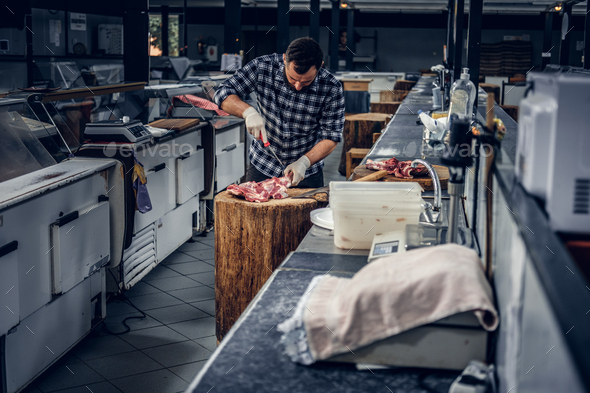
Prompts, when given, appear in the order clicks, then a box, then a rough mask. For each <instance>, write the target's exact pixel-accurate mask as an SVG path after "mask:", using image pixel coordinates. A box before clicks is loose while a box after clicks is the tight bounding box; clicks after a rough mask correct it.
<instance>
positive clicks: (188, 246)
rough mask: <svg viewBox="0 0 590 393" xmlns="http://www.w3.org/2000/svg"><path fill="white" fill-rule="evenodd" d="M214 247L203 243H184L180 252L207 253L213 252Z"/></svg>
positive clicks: (179, 248)
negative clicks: (202, 251)
mask: <svg viewBox="0 0 590 393" xmlns="http://www.w3.org/2000/svg"><path fill="white" fill-rule="evenodd" d="M212 249H213V246H212V245H211V244H207V243H201V242H198V241H197V242H194V243H189V242H186V243H184V244H183V245H182V246H180V247H178V251H181V252H187V251H201V250H204V251H207V250H212Z"/></svg>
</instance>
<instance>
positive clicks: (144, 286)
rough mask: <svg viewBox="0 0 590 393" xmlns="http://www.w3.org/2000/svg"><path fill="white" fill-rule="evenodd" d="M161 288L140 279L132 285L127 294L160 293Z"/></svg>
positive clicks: (131, 295)
mask: <svg viewBox="0 0 590 393" xmlns="http://www.w3.org/2000/svg"><path fill="white" fill-rule="evenodd" d="M158 292H160V290H159V289H158V288H155V287H153V286H151V285H150V284H148V283H147V282H146V281H140V282H138V283H137V284H135V285H134V286H132V287H131V289H130V290H128V291H126V292H125V296H127V297H135V296H142V295H149V294H151V293H158Z"/></svg>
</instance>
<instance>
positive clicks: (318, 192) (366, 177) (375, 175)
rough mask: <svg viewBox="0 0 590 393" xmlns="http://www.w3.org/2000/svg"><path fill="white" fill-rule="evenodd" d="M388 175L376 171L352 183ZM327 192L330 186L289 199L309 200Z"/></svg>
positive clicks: (374, 179)
mask: <svg viewBox="0 0 590 393" xmlns="http://www.w3.org/2000/svg"><path fill="white" fill-rule="evenodd" d="M387 175H388V172H387V171H377V172H375V173H371V174H370V175H367V176H365V177H361V178H360V179H356V180H353V181H376V180H379V179H381V178H382V177H385V176H387ZM328 191H330V186H326V187H320V188H316V189H315V190H312V191H308V192H304V193H303V194H301V195H297V196H294V197H291V198H293V199H297V198H310V197H312V196H314V195H316V194H321V193H326V194H327V193H328Z"/></svg>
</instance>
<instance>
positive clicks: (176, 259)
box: [162, 245, 208, 265]
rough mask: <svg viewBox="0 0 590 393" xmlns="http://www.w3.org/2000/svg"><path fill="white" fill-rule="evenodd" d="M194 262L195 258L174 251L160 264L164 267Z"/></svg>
mask: <svg viewBox="0 0 590 393" xmlns="http://www.w3.org/2000/svg"><path fill="white" fill-rule="evenodd" d="M181 247H182V246H181ZM203 247H208V246H207V245H203ZM194 260H195V257H192V256H190V255H188V254H185V253H183V252H180V251H175V252H173V253H172V254H170V255H168V256H167V257H166V259H164V260H163V261H162V263H163V264H164V265H171V264H175V263H184V262H190V261H194Z"/></svg>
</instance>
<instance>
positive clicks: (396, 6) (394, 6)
mask: <svg viewBox="0 0 590 393" xmlns="http://www.w3.org/2000/svg"><path fill="white" fill-rule="evenodd" d="M345 1H346V2H348V3H349V4H351V5H352V6H353V7H354V8H356V9H359V10H360V11H361V12H398V13H399V12H402V13H406V12H407V13H439V12H442V11H444V10H446V9H447V4H448V2H447V0H412V1H409V0H350V1H348V0H345ZM149 3H150V6H159V5H169V6H173V7H182V5H183V0H149ZM557 3H558V2H557V1H555V0H550V1H545V0H539V1H536V0H490V1H484V13H485V14H522V15H524V14H539V13H540V12H544V11H546V10H547V8H548V7H551V6H553V5H555V4H557ZM188 6H189V7H191V8H192V7H223V6H224V0H188ZM242 6H243V7H248V8H249V7H262V8H275V7H276V6H277V0H242ZM307 7H309V0H290V1H289V8H291V9H292V11H295V12H296V11H307V10H308V8H307ZM320 7H321V8H322V9H329V8H331V7H332V5H331V2H330V1H329V0H320ZM468 9H469V0H466V1H465V10H466V11H467V10H468ZM573 13H574V15H584V14H585V13H586V2H583V3H578V4H577V5H575V6H574V8H573Z"/></svg>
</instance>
